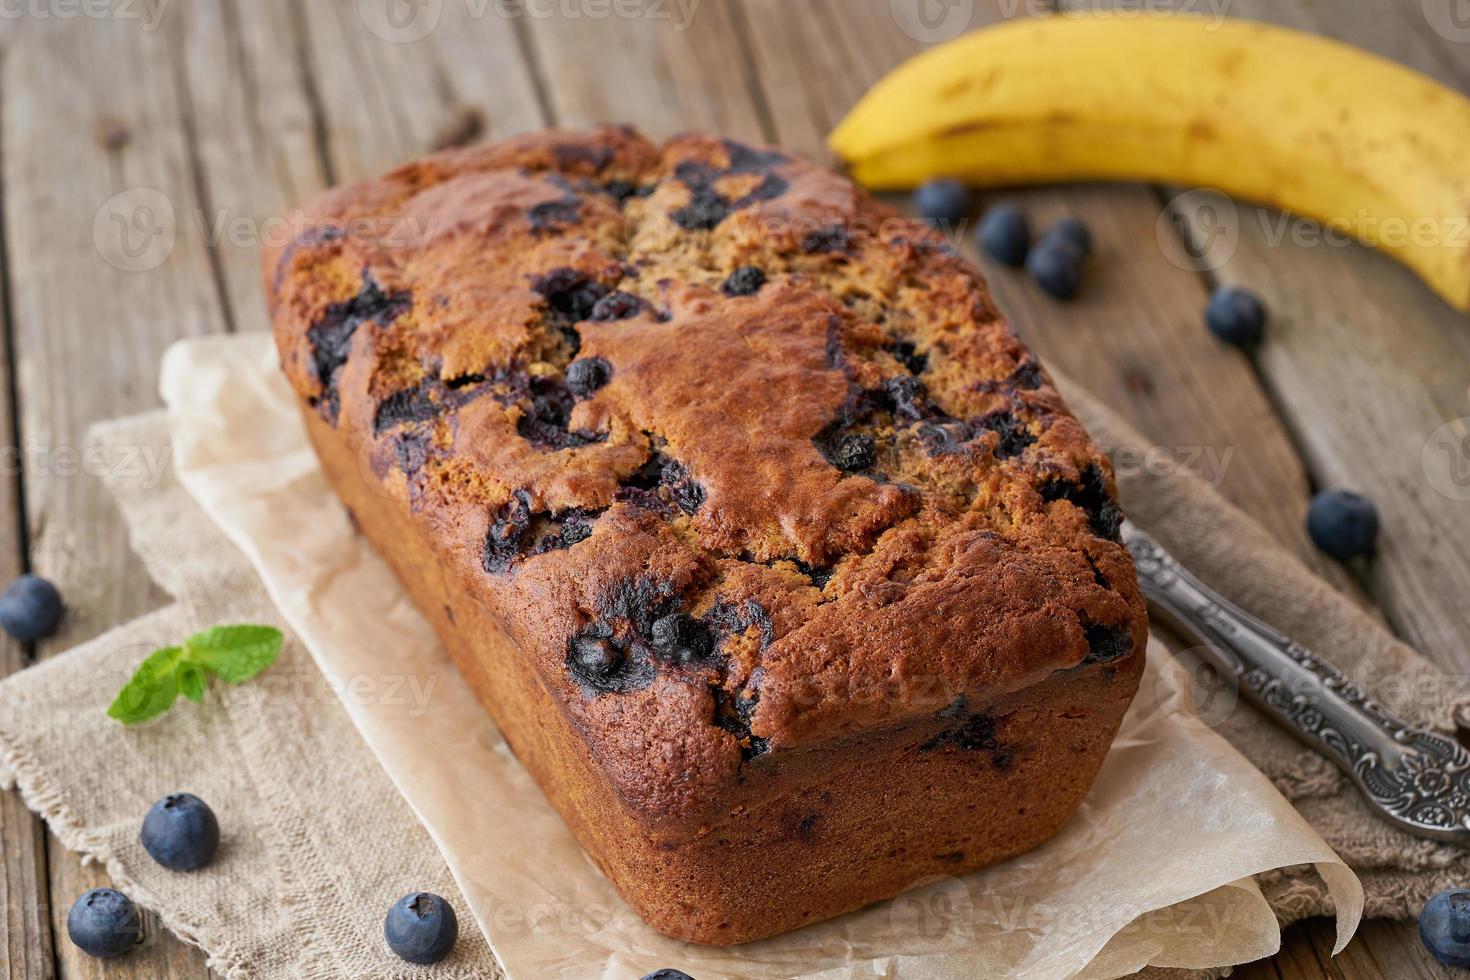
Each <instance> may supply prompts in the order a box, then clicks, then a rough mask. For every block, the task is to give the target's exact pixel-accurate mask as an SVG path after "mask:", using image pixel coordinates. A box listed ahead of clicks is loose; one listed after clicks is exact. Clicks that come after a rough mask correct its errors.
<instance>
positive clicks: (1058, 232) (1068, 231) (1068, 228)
mask: <svg viewBox="0 0 1470 980" xmlns="http://www.w3.org/2000/svg"><path fill="white" fill-rule="evenodd" d="M1041 238H1042V241H1047V240H1053V241H1063V242H1071V243H1072V244H1073V245H1074V246H1075V247H1076V248H1077V250H1078V251H1080V252H1081V253H1082V257H1083V258H1086V257H1087V256H1089V255H1091V254H1092V232H1091V230H1089V229H1088V227H1087V226H1086V225H1085V224H1083V223H1082V222H1081V220H1079V219H1077V218H1063V219H1062V220H1061V221H1058V222H1057V223H1056V224H1054V225H1052V226H1051V227H1050V228H1048V229H1047V230H1046V234H1044V235H1042V236H1041Z"/></svg>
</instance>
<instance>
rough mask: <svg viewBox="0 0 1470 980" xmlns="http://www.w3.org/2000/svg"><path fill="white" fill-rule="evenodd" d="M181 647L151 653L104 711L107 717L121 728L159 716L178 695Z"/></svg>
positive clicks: (169, 706) (170, 705)
mask: <svg viewBox="0 0 1470 980" xmlns="http://www.w3.org/2000/svg"><path fill="white" fill-rule="evenodd" d="M183 655H184V651H183V648H181V647H164V648H163V649H161V650H154V651H153V652H152V653H150V654H149V655H148V659H146V660H144V661H143V662H142V663H141V664H139V665H138V669H137V670H136V671H134V672H133V676H132V677H131V678H129V680H128V682H127V683H126V684H124V685H123V688H122V690H121V691H118V692H117V697H116V698H114V699H113V701H112V704H111V705H110V706H109V707H108V709H107V715H108V717H110V718H115V719H117V720H118V721H120V722H122V723H123V724H124V725H135V724H137V723H138V722H140V721H147V720H148V719H149V718H153V717H155V716H157V715H161V714H163V713H164V712H165V711H167V710H168V709H169V708H171V707H172V706H173V703H174V699H175V698H176V697H177V696H178V693H179V685H178V665H179V661H180V659H181V658H182V657H183Z"/></svg>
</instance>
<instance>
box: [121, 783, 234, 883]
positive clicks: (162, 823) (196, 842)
mask: <svg viewBox="0 0 1470 980" xmlns="http://www.w3.org/2000/svg"><path fill="white" fill-rule="evenodd" d="M138 837H139V839H140V840H142V842H143V849H144V850H146V851H147V852H148V853H149V855H151V856H152V858H153V860H155V861H157V862H158V863H159V864H161V865H163V866H164V867H165V868H172V869H173V870H174V871H194V870H196V869H198V868H202V867H204V866H205V865H206V864H208V863H209V861H210V859H211V858H213V857H214V852H215V851H216V850H217V849H218V848H219V821H218V820H216V819H215V817H214V811H213V810H211V809H210V808H209V804H208V803H205V802H204V801H203V800H201V799H200V798H199V797H197V796H195V795H194V794H193V793H170V794H169V795H168V796H165V797H164V798H163V799H161V800H159V801H158V802H157V803H155V804H153V809H151V810H149V811H148V815H147V816H146V817H144V818H143V830H142V832H141V833H140V834H139V835H138Z"/></svg>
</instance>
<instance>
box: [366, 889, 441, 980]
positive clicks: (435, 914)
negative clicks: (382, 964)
mask: <svg viewBox="0 0 1470 980" xmlns="http://www.w3.org/2000/svg"><path fill="white" fill-rule="evenodd" d="M383 935H384V936H385V937H386V938H387V940H388V948H389V949H391V950H393V952H394V953H396V954H398V956H399V958H400V959H404V960H407V961H408V962H410V963H417V964H419V965H420V966H428V965H429V964H430V963H438V962H439V961H440V960H442V959H444V957H446V956H448V955H449V951H450V950H452V949H454V943H455V940H457V939H459V919H457V918H456V917H455V915H454V907H453V906H451V905H450V904H449V903H448V902H446V901H444V899H442V898H440V897H439V896H438V895H433V894H430V893H429V892H416V893H414V894H412V895H405V896H403V897H402V898H400V899H399V900H398V902H397V904H395V905H394V906H393V907H392V908H391V909H389V910H388V917H387V918H386V919H384V920H383Z"/></svg>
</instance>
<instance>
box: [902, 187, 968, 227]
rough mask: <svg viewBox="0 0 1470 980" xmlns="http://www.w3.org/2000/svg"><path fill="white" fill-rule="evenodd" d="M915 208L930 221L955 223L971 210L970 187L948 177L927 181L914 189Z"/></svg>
mask: <svg viewBox="0 0 1470 980" xmlns="http://www.w3.org/2000/svg"><path fill="white" fill-rule="evenodd" d="M914 208H915V210H917V211H918V212H919V214H920V216H922V217H924V218H925V219H927V220H929V221H933V222H938V223H944V224H955V223H956V222H958V221H959V220H960V219H962V218H963V217H964V216H965V215H966V213H968V212H969V210H970V189H969V188H968V187H966V186H965V185H964V184H963V183H961V182H960V181H958V180H954V179H952V178H948V177H945V178H940V179H939V180H930V181H925V182H924V183H922V184H920V185H919V189H918V190H916V191H914Z"/></svg>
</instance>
